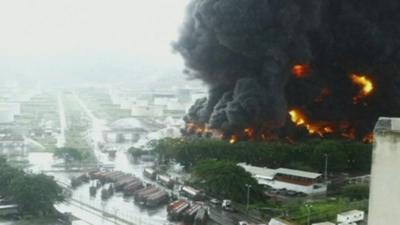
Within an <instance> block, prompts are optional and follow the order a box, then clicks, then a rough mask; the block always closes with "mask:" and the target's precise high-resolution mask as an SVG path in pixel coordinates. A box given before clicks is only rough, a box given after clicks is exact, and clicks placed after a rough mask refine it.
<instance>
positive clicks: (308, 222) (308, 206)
mask: <svg viewBox="0 0 400 225" xmlns="http://www.w3.org/2000/svg"><path fill="white" fill-rule="evenodd" d="M305 207H306V208H307V213H308V214H307V224H308V225H310V224H311V218H310V214H311V208H312V205H308V204H306V205H305Z"/></svg>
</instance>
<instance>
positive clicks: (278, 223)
mask: <svg viewBox="0 0 400 225" xmlns="http://www.w3.org/2000/svg"><path fill="white" fill-rule="evenodd" d="M268 225H294V223H291V222H288V221H286V220H283V219H280V218H272V219H271V220H270V221H269V223H268Z"/></svg>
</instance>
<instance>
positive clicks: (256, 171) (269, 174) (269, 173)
mask: <svg viewBox="0 0 400 225" xmlns="http://www.w3.org/2000/svg"><path fill="white" fill-rule="evenodd" d="M238 166H241V167H243V169H245V170H246V171H247V172H249V173H251V174H252V175H258V176H263V177H266V178H268V179H273V178H274V177H275V175H276V170H274V169H269V168H267V167H257V166H252V165H249V164H246V163H238Z"/></svg>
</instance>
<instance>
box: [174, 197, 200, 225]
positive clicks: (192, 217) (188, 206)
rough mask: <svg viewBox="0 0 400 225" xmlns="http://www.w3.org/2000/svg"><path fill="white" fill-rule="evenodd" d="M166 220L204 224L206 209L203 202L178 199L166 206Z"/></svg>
mask: <svg viewBox="0 0 400 225" xmlns="http://www.w3.org/2000/svg"><path fill="white" fill-rule="evenodd" d="M167 213H168V220H170V221H180V222H181V223H182V224H184V225H205V224H207V221H208V209H207V207H205V205H204V203H203V202H192V203H190V202H189V201H188V200H185V199H179V200H176V201H174V202H172V203H170V204H169V205H168V206H167Z"/></svg>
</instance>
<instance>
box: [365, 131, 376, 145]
mask: <svg viewBox="0 0 400 225" xmlns="http://www.w3.org/2000/svg"><path fill="white" fill-rule="evenodd" d="M374 141H375V138H374V134H373V133H369V134H367V135H365V137H364V138H363V142H365V143H368V144H372V143H374Z"/></svg>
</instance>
